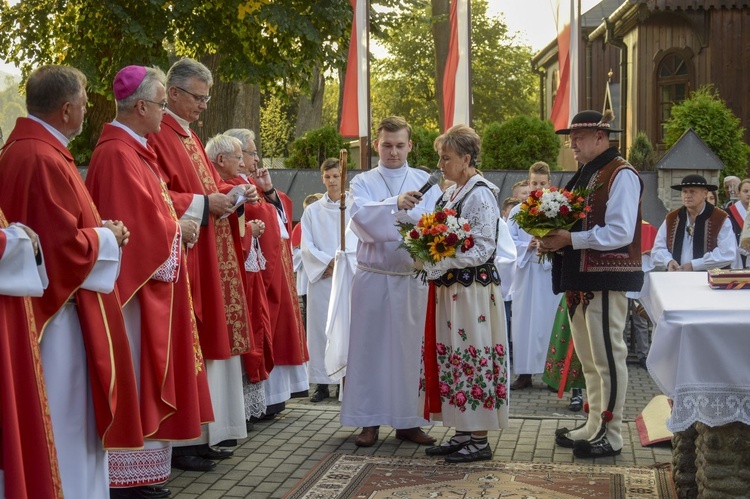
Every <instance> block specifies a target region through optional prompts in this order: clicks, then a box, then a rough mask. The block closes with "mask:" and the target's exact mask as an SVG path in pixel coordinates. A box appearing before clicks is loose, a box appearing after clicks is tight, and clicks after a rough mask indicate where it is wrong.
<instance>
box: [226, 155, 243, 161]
mask: <svg viewBox="0 0 750 499" xmlns="http://www.w3.org/2000/svg"><path fill="white" fill-rule="evenodd" d="M224 156H226V157H227V158H234V159H236V160H238V161H239V160H241V159H242V155H241V154H240V155H239V156H235V155H234V154H225V155H224Z"/></svg>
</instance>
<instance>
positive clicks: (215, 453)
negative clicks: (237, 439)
mask: <svg viewBox="0 0 750 499" xmlns="http://www.w3.org/2000/svg"><path fill="white" fill-rule="evenodd" d="M196 454H197V455H198V456H199V457H202V458H203V459H229V458H230V457H232V456H234V452H232V451H231V450H228V449H217V448H216V447H211V446H210V445H207V444H206V445H200V446H198V448H197V452H196Z"/></svg>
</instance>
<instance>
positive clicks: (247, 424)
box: [245, 419, 255, 432]
mask: <svg viewBox="0 0 750 499" xmlns="http://www.w3.org/2000/svg"><path fill="white" fill-rule="evenodd" d="M245 428H246V429H247V431H249V432H250V431H253V428H255V423H254V422H253V421H252V420H250V419H248V420H247V421H245Z"/></svg>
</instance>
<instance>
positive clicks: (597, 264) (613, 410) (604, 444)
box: [540, 111, 643, 458]
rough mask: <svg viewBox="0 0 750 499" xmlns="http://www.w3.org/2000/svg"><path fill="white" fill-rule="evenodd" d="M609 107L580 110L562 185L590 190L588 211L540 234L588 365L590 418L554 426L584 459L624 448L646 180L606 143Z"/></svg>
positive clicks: (564, 442)
mask: <svg viewBox="0 0 750 499" xmlns="http://www.w3.org/2000/svg"><path fill="white" fill-rule="evenodd" d="M613 118H614V117H613V116H612V113H611V112H607V113H606V115H604V116H602V114H601V113H598V112H596V111H583V112H580V113H578V114H577V115H575V117H574V118H573V121H572V122H571V125H570V128H566V129H563V130H558V131H557V133H558V134H563V135H570V148H571V149H572V150H573V155H574V157H575V159H576V161H578V162H579V163H580V164H581V166H580V167H579V168H578V171H577V172H576V174H575V175H574V176H573V178H572V179H571V180H570V182H568V185H566V186H565V188H566V189H587V191H588V195H587V197H586V206H588V207H590V209H591V211H589V212H588V213H587V214H586V218H585V219H582V220H581V221H579V222H577V223H576V225H574V226H573V227H572V228H571V230H570V231H567V230H561V229H558V230H554V231H552V232H550V234H549V235H548V236H546V237H543V238H542V239H541V241H540V250H541V251H547V252H556V253H555V254H554V256H553V262H552V287H553V289H554V291H555V292H556V293H559V292H562V291H564V292H565V294H566V300H567V302H568V313H569V314H570V325H571V332H572V335H573V342H574V344H575V346H576V353H577V354H578V357H579V358H580V360H581V363H582V365H583V374H584V377H585V379H586V389H587V397H588V401H587V403H586V404H585V405H584V410H586V411H587V412H588V418H587V420H586V423H584V424H583V425H581V426H579V427H577V428H573V429H571V430H568V429H567V428H561V429H559V430H558V431H557V432H556V438H555V442H556V443H557V445H559V446H561V447H569V448H573V454H574V455H575V456H576V457H579V458H595V457H605V456H615V455H618V454H620V452H621V450H622V446H623V441H622V434H621V427H622V411H623V405H624V402H625V391H626V389H627V385H628V371H627V366H626V364H625V358H626V357H627V347H626V345H625V342H624V340H623V337H622V331H623V329H624V327H625V316H626V312H627V305H628V299H627V297H626V296H625V293H626V292H627V291H640V290H641V287H642V285H643V271H642V270H641V204H640V199H641V194H642V193H643V183H642V182H641V179H640V177H639V176H638V173H637V172H636V171H635V169H634V168H633V167H632V166H631V165H630V164H629V163H628V162H627V161H625V159H623V158H622V157H621V156H620V154H619V153H618V151H617V149H615V148H612V147H610V146H609V134H610V132H619V131H620V130H614V129H612V128H611V126H610V122H611V121H612V119H613Z"/></svg>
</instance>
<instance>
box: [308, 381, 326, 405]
mask: <svg viewBox="0 0 750 499" xmlns="http://www.w3.org/2000/svg"><path fill="white" fill-rule="evenodd" d="M330 396H331V395H330V393H329V392H328V385H318V388H317V389H316V390H315V393H313V394H312V397H310V402H323V401H324V400H325V399H327V398H328V397H330Z"/></svg>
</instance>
